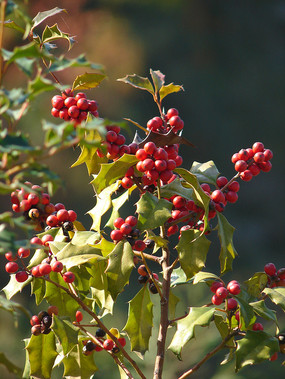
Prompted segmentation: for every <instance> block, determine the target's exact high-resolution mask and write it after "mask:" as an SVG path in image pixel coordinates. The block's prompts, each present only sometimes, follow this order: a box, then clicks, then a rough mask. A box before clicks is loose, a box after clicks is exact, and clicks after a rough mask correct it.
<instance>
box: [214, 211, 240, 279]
mask: <svg viewBox="0 0 285 379" xmlns="http://www.w3.org/2000/svg"><path fill="white" fill-rule="evenodd" d="M217 217H218V235H219V239H220V243H221V250H220V256H219V259H220V266H221V274H224V273H226V272H227V271H230V270H231V269H232V262H233V260H234V259H235V257H236V256H237V252H236V249H235V247H234V245H233V234H234V231H235V228H234V227H233V226H232V225H231V224H230V223H229V222H228V220H227V219H226V218H225V216H224V215H222V214H221V213H220V212H217Z"/></svg>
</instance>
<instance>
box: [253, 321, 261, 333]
mask: <svg viewBox="0 0 285 379" xmlns="http://www.w3.org/2000/svg"><path fill="white" fill-rule="evenodd" d="M252 330H254V331H257V330H263V325H262V324H261V323H260V322H255V323H254V324H253V325H252Z"/></svg>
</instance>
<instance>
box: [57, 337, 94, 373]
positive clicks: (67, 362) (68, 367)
mask: <svg viewBox="0 0 285 379" xmlns="http://www.w3.org/2000/svg"><path fill="white" fill-rule="evenodd" d="M82 349H83V345H82V343H80V344H78V345H77V346H76V347H75V348H74V349H73V350H72V351H71V352H70V353H69V354H68V355H67V356H66V357H65V358H64V359H63V364H64V373H63V376H64V377H68V378H70V379H72V378H74V379H75V378H76V379H89V378H90V377H91V376H92V375H93V374H94V373H95V372H96V371H97V370H98V368H97V366H96V365H95V363H94V358H93V354H91V355H88V356H86V355H84V354H82Z"/></svg>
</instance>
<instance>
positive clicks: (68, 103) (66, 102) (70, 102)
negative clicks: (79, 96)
mask: <svg viewBox="0 0 285 379" xmlns="http://www.w3.org/2000/svg"><path fill="white" fill-rule="evenodd" d="M64 105H65V106H66V107H67V108H70V107H73V106H74V105H76V100H75V98H74V97H67V98H66V99H65V100H64Z"/></svg>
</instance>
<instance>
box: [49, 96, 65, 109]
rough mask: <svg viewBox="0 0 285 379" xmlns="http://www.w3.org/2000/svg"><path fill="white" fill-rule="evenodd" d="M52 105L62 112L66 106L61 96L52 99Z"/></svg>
mask: <svg viewBox="0 0 285 379" xmlns="http://www.w3.org/2000/svg"><path fill="white" fill-rule="evenodd" d="M51 103H52V106H53V108H55V109H57V110H60V109H61V108H62V107H63V105H64V99H63V98H62V97H61V96H59V95H55V96H54V97H53V98H52V99H51Z"/></svg>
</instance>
